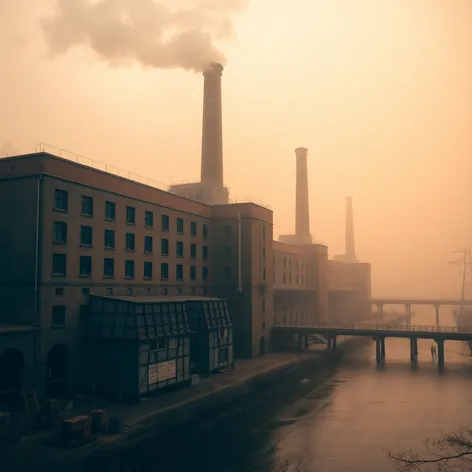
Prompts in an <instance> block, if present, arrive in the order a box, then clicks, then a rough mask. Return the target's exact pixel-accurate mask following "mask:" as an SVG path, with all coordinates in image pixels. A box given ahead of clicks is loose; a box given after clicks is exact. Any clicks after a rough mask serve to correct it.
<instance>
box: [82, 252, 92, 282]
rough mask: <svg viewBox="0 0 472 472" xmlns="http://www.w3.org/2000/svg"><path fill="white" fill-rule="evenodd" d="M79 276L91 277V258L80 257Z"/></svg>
mask: <svg viewBox="0 0 472 472" xmlns="http://www.w3.org/2000/svg"><path fill="white" fill-rule="evenodd" d="M79 275H80V276H81V277H90V276H91V275H92V256H80V266H79Z"/></svg>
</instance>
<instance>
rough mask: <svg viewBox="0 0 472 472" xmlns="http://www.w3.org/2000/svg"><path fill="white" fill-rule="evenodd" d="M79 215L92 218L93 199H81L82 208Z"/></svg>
mask: <svg viewBox="0 0 472 472" xmlns="http://www.w3.org/2000/svg"><path fill="white" fill-rule="evenodd" d="M80 213H81V214H82V215H85V216H93V198H92V197H85V196H83V197H82V207H81V210H80Z"/></svg>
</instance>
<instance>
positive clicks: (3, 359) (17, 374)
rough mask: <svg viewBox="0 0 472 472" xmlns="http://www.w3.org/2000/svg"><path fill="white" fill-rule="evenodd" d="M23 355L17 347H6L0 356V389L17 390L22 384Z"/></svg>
mask: <svg viewBox="0 0 472 472" xmlns="http://www.w3.org/2000/svg"><path fill="white" fill-rule="evenodd" d="M24 372H25V357H24V356H23V353H22V352H21V351H19V350H18V349H8V350H6V351H5V352H4V353H3V354H2V355H1V356H0V391H11V390H18V389H19V388H20V387H21V386H22V385H23V376H24Z"/></svg>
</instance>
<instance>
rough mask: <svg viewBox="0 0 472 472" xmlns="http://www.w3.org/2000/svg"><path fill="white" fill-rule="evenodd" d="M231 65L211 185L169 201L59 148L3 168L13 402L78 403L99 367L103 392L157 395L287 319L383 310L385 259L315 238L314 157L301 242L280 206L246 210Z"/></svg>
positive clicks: (206, 132)
mask: <svg viewBox="0 0 472 472" xmlns="http://www.w3.org/2000/svg"><path fill="white" fill-rule="evenodd" d="M222 70H223V69H222V67H221V66H220V65H219V64H212V65H211V66H210V67H209V68H208V70H207V71H206V72H205V74H204V103H203V135H202V173H201V179H200V181H199V182H196V183H192V184H183V185H176V186H173V187H171V188H170V189H169V191H165V190H161V189H159V188H155V187H153V186H152V185H149V184H144V183H142V182H138V181H134V180H132V179H130V178H124V177H122V176H120V175H116V174H113V173H110V172H106V171H104V170H100V169H97V168H94V167H93V166H90V165H84V164H80V163H78V162H73V161H72V160H69V159H64V158H62V157H58V156H56V155H54V154H52V153H50V152H46V151H45V150H44V149H39V150H38V152H35V153H32V154H27V155H21V156H16V157H9V158H4V159H0V210H1V211H2V214H3V215H4V217H3V219H2V223H1V226H0V300H1V301H0V397H2V395H3V397H2V398H6V395H8V394H9V393H8V392H10V393H11V392H16V391H19V390H21V389H22V388H23V387H24V386H25V385H31V386H33V387H34V389H35V390H36V392H37V393H38V395H39V396H40V397H44V396H49V397H57V396H68V397H72V396H74V394H75V393H76V392H77V391H78V390H79V389H80V388H81V386H82V384H83V383H84V379H87V378H88V377H87V375H86V374H85V370H87V369H88V367H89V366H90V365H91V364H94V366H93V367H94V369H95V370H94V371H93V372H92V370H91V371H90V372H91V373H90V375H91V376H92V377H91V380H90V379H89V381H88V384H90V382H92V383H94V384H97V385H98V388H99V389H100V390H102V391H103V392H104V393H107V392H110V391H112V390H113V387H112V385H115V386H116V385H119V390H120V392H121V393H123V394H129V395H138V396H139V395H144V394H148V393H151V392H152V391H154V390H157V389H158V388H161V387H163V386H165V385H168V384H172V383H177V382H184V381H186V380H188V378H189V375H191V374H192V369H196V370H195V371H196V372H201V373H209V372H212V371H214V370H217V369H218V368H219V367H220V366H221V365H225V364H228V363H230V362H231V361H232V358H233V353H234V356H236V357H246V358H252V357H255V356H258V355H262V354H264V353H266V352H268V351H270V350H271V348H272V346H271V328H272V326H273V325H274V324H304V323H314V322H319V321H328V320H330V319H335V320H340V319H344V318H346V319H347V318H348V317H351V319H355V318H356V319H359V318H365V316H366V315H368V314H370V266H369V264H361V263H357V262H354V261H353V260H351V261H350V262H342V261H330V260H329V259H328V252H327V247H326V246H324V245H319V244H314V243H313V238H312V236H311V235H310V224H309V207H308V179H307V150H306V149H305V148H298V149H297V150H296V163H297V195H296V231H295V235H293V236H290V235H289V236H285V237H284V236H282V237H281V239H280V241H274V237H273V212H272V210H271V209H270V208H269V207H267V206H264V205H261V204H256V203H253V202H247V203H238V204H232V203H230V201H229V193H228V190H227V188H226V187H225V186H224V181H223V151H222V125H221V122H222V120H221V115H222V109H221V76H222ZM105 305H106V307H108V308H105ZM110 307H113V308H110ZM172 310H173V311H172ZM151 311H152V314H151ZM173 312H174V314H175V316H176V320H175V321H172V320H171V321H169V323H167V322H165V321H164V313H165V314H167V313H168V314H169V316H170V318H172V313H173ZM148 318H149V319H148ZM170 318H169V319H170ZM180 318H181V319H180ZM111 327H113V328H111ZM166 327H167V328H166ZM174 328H175V330H176V331H175V332H174ZM141 329H142V333H140V331H139V330H141ZM162 329H164V335H162ZM166 329H171V330H172V333H170V332H169V333H167V332H166V331H165V330H166ZM107 330H108V331H107ZM110 330H111V331H110ZM136 330H138V331H137V332H136ZM132 333H134V335H133V336H131V334H132ZM159 333H160V334H159ZM84 339H86V340H87V342H86V345H87V344H88V345H89V346H88V348H87V349H85V348H84ZM176 343H177V346H178V347H177V348H176V347H175V344H176ZM124 344H126V346H127V347H126V350H123V351H122V350H121V347H120V346H122V345H124ZM105 346H109V352H103V348H104V347H105ZM156 346H161V347H162V348H163V349H162V351H161V350H160V349H159V348H156ZM155 348H156V349H155ZM181 348H182V349H181ZM99 351H100V352H99ZM124 352H126V353H127V359H126V362H125V360H123V362H122V363H120V362H121V361H120V362H118V361H117V359H116V356H117V355H118V354H120V355H122V354H123V353H124ZM174 361H175V362H174ZM117 362H118V364H117ZM161 362H162V363H167V364H166V368H165V369H164V367H163V368H162V369H164V370H165V372H167V374H165V377H166V378H165V379H164V378H163V377H161V373H159V372H164V370H162V369H161V370H160V367H159V364H160V363H161ZM84 364H85V365H84ZM111 364H113V365H114V370H113V369H112V371H113V372H114V373H113V375H112V372H111V371H109V372H108V374H109V375H108V377H110V375H111V376H112V378H109V380H108V381H107V382H105V383H104V378H105V377H104V376H102V374H101V373H100V372H103V371H105V370H107V368H108V369H109V367H110V365H111ZM171 364H172V366H174V367H172V366H171V367H169V366H170V365H171ZM156 365H157V367H156ZM118 366H119V368H118ZM177 366H180V367H177ZM97 369H98V370H97ZM169 372H170V374H169ZM162 375H164V374H162ZM123 376H125V377H126V380H123ZM138 379H140V380H139V381H138ZM146 379H147V380H146ZM150 379H151V380H152V382H151V380H150ZM161 382H163V383H161ZM85 383H87V381H85ZM114 391H115V392H116V390H114Z"/></svg>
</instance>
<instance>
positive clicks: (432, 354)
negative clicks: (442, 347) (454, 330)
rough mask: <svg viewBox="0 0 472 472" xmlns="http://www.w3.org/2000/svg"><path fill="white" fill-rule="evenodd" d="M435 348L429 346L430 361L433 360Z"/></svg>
mask: <svg viewBox="0 0 472 472" xmlns="http://www.w3.org/2000/svg"><path fill="white" fill-rule="evenodd" d="M434 351H435V347H434V346H431V359H434V354H435V352H434Z"/></svg>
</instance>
